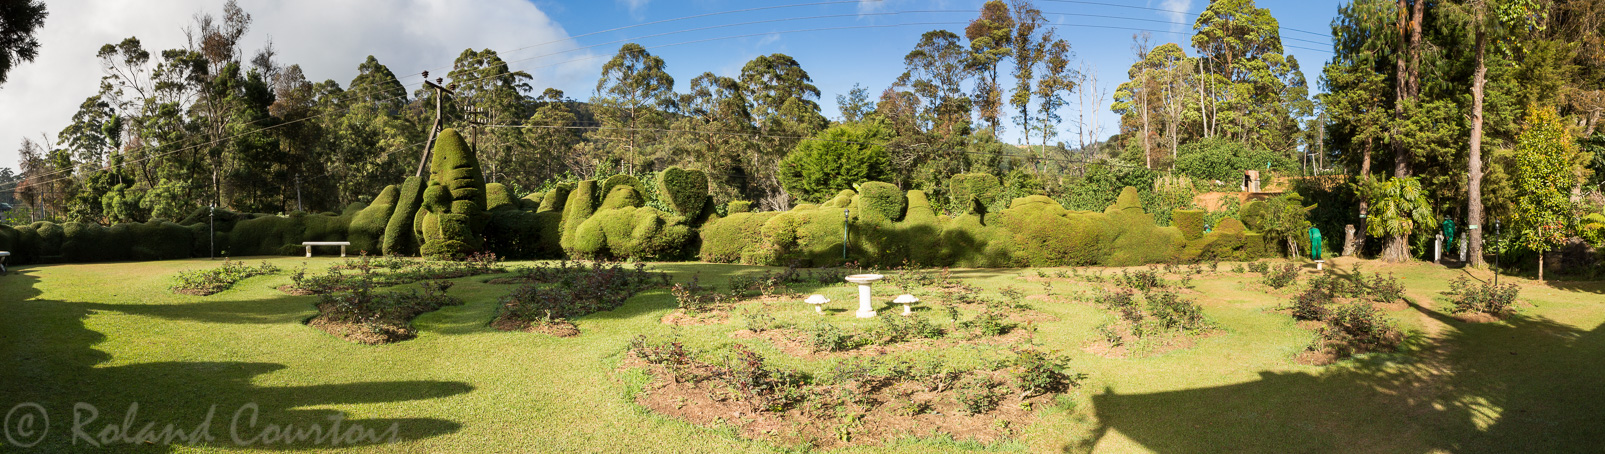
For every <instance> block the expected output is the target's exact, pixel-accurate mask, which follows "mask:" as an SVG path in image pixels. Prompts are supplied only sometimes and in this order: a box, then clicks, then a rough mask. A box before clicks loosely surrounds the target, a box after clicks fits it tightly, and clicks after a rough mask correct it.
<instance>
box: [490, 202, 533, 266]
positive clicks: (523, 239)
mask: <svg viewBox="0 0 1605 454" xmlns="http://www.w3.org/2000/svg"><path fill="white" fill-rule="evenodd" d="M540 222H541V215H540V214H536V213H532V212H529V211H524V210H514V209H505V208H504V209H500V210H492V211H491V213H490V223H489V224H486V225H485V249H487V250H490V251H491V252H494V253H496V255H497V256H498V257H504V258H507V259H512V260H524V259H533V258H539V257H540V256H541V249H542V245H541V233H542V232H541V228H540V227H541V226H540Z"/></svg>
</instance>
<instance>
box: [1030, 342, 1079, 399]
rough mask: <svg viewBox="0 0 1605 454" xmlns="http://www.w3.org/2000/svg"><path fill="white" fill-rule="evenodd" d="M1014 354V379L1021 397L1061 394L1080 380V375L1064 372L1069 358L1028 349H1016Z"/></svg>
mask: <svg viewBox="0 0 1605 454" xmlns="http://www.w3.org/2000/svg"><path fill="white" fill-rule="evenodd" d="M1014 353H1015V357H1014V366H1015V367H1017V368H1019V369H1018V370H1017V371H1016V372H1015V373H1014V379H1015V380H1017V381H1018V382H1019V388H1020V394H1021V395H1022V396H1026V397H1030V396H1039V395H1043V394H1048V393H1063V392H1065V391H1069V390H1070V387H1071V386H1075V385H1076V382H1077V381H1079V380H1080V379H1081V378H1082V375H1081V374H1071V373H1069V372H1066V371H1067V370H1068V367H1069V364H1070V358H1068V357H1065V356H1063V355H1058V354H1054V353H1051V352H1043V351H1038V350H1035V349H1029V348H1025V349H1017V350H1015V351H1014Z"/></svg>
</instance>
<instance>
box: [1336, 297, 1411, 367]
mask: <svg viewBox="0 0 1605 454" xmlns="http://www.w3.org/2000/svg"><path fill="white" fill-rule="evenodd" d="M1316 342H1317V343H1318V345H1319V346H1320V347H1322V348H1325V349H1326V350H1328V351H1330V352H1331V353H1333V354H1334V355H1336V356H1337V357H1339V358H1343V357H1348V356H1353V355H1356V354H1360V353H1371V352H1390V351H1394V350H1396V349H1398V347H1399V344H1400V343H1401V342H1404V333H1403V332H1402V331H1400V330H1399V328H1398V327H1397V326H1395V325H1394V323H1393V322H1392V321H1390V320H1388V319H1387V318H1386V316H1384V315H1382V311H1381V309H1377V308H1376V307H1375V306H1372V305H1370V304H1366V303H1353V304H1343V305H1339V306H1337V307H1336V308H1334V309H1333V310H1332V313H1331V316H1330V317H1328V318H1327V319H1326V324H1325V325H1324V326H1322V327H1320V328H1318V329H1317V330H1316Z"/></svg>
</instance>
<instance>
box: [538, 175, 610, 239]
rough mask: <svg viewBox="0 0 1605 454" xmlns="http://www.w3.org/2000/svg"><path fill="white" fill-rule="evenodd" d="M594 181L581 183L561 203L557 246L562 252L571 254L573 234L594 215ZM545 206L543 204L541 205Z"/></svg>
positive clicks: (595, 194) (596, 187)
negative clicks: (561, 217)
mask: <svg viewBox="0 0 1605 454" xmlns="http://www.w3.org/2000/svg"><path fill="white" fill-rule="evenodd" d="M598 189H599V187H598V186H597V184H596V180H585V181H581V182H580V183H579V185H578V186H576V187H575V188H574V191H572V192H570V193H569V194H568V200H567V201H565V202H564V203H563V221H562V229H563V235H562V237H561V240H560V241H559V244H560V245H561V246H562V247H563V250H564V251H568V252H570V253H572V251H573V250H574V234H575V233H576V232H578V231H579V230H580V224H581V223H584V222H585V220H586V219H588V218H590V217H591V215H592V214H595V213H596V205H597V203H598V202H599V200H597V192H596V191H597V190H598ZM541 205H542V206H545V203H542V204H541Z"/></svg>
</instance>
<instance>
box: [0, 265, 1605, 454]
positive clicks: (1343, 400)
mask: <svg viewBox="0 0 1605 454" xmlns="http://www.w3.org/2000/svg"><path fill="white" fill-rule="evenodd" d="M262 260H266V261H268V262H270V263H273V264H276V265H278V266H280V267H282V268H285V269H290V268H294V267H298V266H300V265H301V264H302V263H308V264H309V267H310V268H312V269H314V270H315V269H319V268H326V267H328V266H330V265H333V264H336V263H339V260H340V259H333V258H313V259H303V258H299V257H272V258H265V259H247V260H245V263H247V264H255V263H258V262H260V261H262ZM1338 262H1339V263H1337V265H1341V267H1340V269H1343V270H1347V269H1348V265H1347V264H1348V263H1350V262H1348V261H1347V260H1346V259H1339V260H1338ZM217 264H218V262H216V261H208V260H204V259H197V260H175V261H161V262H140V263H102V264H84V265H46V266H28V267H18V268H14V269H13V270H12V272H11V273H9V274H8V275H6V276H3V277H0V313H3V314H5V315H4V319H5V321H4V322H3V323H0V361H3V364H4V367H3V368H0V383H3V384H4V387H3V391H0V406H5V407H6V408H7V409H11V410H12V412H11V413H12V414H10V415H8V416H7V419H6V420H5V424H6V427H5V430H7V436H8V437H12V438H0V446H4V447H5V448H4V450H7V451H11V450H14V449H16V448H15V445H17V444H18V443H19V442H20V443H27V442H29V441H30V440H29V439H28V438H27V437H29V436H35V437H38V436H42V437H43V438H42V442H41V443H40V444H38V445H37V446H35V447H34V448H33V449H32V450H31V451H26V452H65V451H73V452H77V451H84V450H86V449H93V445H91V444H90V442H91V441H94V442H97V443H98V442H104V441H110V442H111V446H110V447H107V448H103V450H107V451H119V452H120V451H127V450H130V449H131V448H132V449H135V450H147V451H153V452H168V451H172V452H211V451H234V450H241V449H294V450H301V451H320V450H321V451H331V452H333V451H338V452H532V451H533V452H757V451H777V450H787V449H795V448H797V447H796V446H778V445H774V444H771V443H766V442H759V441H749V440H744V439H742V438H740V437H738V436H737V435H736V434H735V431H734V430H732V429H729V428H705V427H699V426H696V425H693V424H690V423H687V422H684V421H680V420H676V419H674V418H670V417H666V416H660V415H656V414H654V413H652V412H651V411H650V410H648V409H646V408H645V407H642V406H640V405H637V404H636V403H635V399H634V397H635V396H636V394H637V393H639V392H641V389H642V388H643V386H644V385H645V384H646V383H647V382H648V379H649V377H648V376H647V375H646V374H645V373H644V372H641V371H639V370H634V369H627V368H621V367H620V364H621V362H624V361H625V357H626V348H627V346H628V345H629V343H630V341H631V339H633V338H634V337H635V336H637V335H647V336H649V337H654V338H667V337H668V336H670V335H678V336H679V338H681V339H683V340H685V342H686V343H687V344H688V345H689V346H691V347H693V348H697V349H704V350H716V349H720V348H723V347H725V346H728V345H729V344H731V343H736V342H741V343H745V344H750V345H751V346H752V347H753V349H754V350H756V351H759V352H760V353H763V354H764V355H765V356H767V357H769V358H770V359H772V360H773V361H775V362H777V363H780V364H785V365H788V366H792V367H797V368H800V369H803V370H819V369H822V368H824V367H827V366H828V362H829V360H809V359H804V358H795V357H789V356H787V355H784V354H781V353H780V352H779V351H777V350H776V349H775V348H773V347H772V346H771V345H768V344H765V343H763V342H760V341H758V340H754V339H738V338H734V337H732V336H731V335H730V334H731V333H732V332H734V331H736V330H739V329H741V321H740V320H733V321H731V322H730V323H728V324H711V325H696V326H685V327H674V326H670V325H666V324H664V323H661V322H660V319H661V318H662V317H663V316H664V315H666V314H668V313H670V312H671V311H674V310H675V300H674V298H673V297H672V296H671V295H670V292H669V291H668V290H667V289H654V290H649V291H647V292H645V293H642V294H640V295H637V296H636V297H634V298H632V299H631V300H629V302H628V303H627V304H625V305H624V307H622V308H620V309H618V310H614V311H609V312H602V313H598V314H594V315H590V316H585V317H582V318H580V319H578V320H577V325H578V327H579V328H580V330H581V331H582V334H580V335H578V336H575V337H567V338H561V337H553V336H549V335H545V334H538V333H524V332H503V331H497V330H495V329H493V328H491V327H489V326H487V324H488V322H490V321H491V320H492V319H493V318H495V316H496V313H497V305H498V303H497V300H498V299H499V298H501V297H502V296H503V295H506V294H507V293H508V292H509V291H510V290H511V289H512V288H513V287H512V286H510V285H504V284H491V283H486V282H485V281H486V280H487V278H488V277H489V276H477V277H468V278H460V279H456V285H455V286H454V287H452V288H451V290H450V291H449V294H451V295H452V296H455V297H457V298H461V299H463V300H464V301H465V302H466V304H463V305H460V306H447V307H445V308H442V309H440V310H438V311H435V312H430V313H426V314H424V315H422V316H419V317H418V318H417V319H416V320H414V326H415V327H416V328H417V330H418V337H417V338H415V339H411V340H406V341H402V342H398V343H393V344H385V345H377V346H369V345H362V344H358V343H353V342H349V341H346V340H342V339H340V338H337V337H335V336H332V335H329V334H326V333H324V332H322V331H319V330H317V329H314V328H311V327H308V326H307V325H305V324H303V323H302V322H303V320H306V319H307V318H309V317H312V316H313V315H315V314H316V309H315V308H314V305H313V304H314V302H315V301H317V297H315V296H290V295H286V294H285V293H283V292H281V291H279V290H278V287H280V286H282V285H285V284H288V283H290V277H289V276H288V273H283V272H281V273H278V274H275V275H268V276H257V277H251V278H248V279H246V280H244V281H241V282H239V283H237V284H235V285H234V286H233V288H230V289H228V290H225V291H222V292H220V293H217V294H214V295H210V296H190V295H182V294H175V293H174V292H173V291H171V290H169V288H168V287H169V286H170V285H172V282H173V276H175V275H176V274H177V273H179V272H180V271H184V270H192V269H201V268H210V267H216V266H217ZM513 265H517V264H516V263H515V264H513ZM1329 265H1330V264H1329ZM1362 266H1363V267H1364V268H1365V269H1366V270H1367V271H1370V272H1374V271H1377V270H1380V271H1382V272H1384V273H1386V272H1392V273H1395V274H1396V275H1397V276H1398V277H1399V278H1401V279H1402V280H1403V282H1404V284H1405V288H1406V289H1407V295H1408V296H1409V297H1410V300H1411V301H1412V304H1411V305H1408V306H1403V305H1401V306H1398V307H1392V308H1391V309H1390V310H1389V311H1388V312H1387V316H1389V317H1390V318H1393V319H1395V320H1397V321H1398V322H1399V324H1400V325H1401V326H1403V327H1405V328H1406V329H1407V330H1408V331H1409V332H1410V333H1411V334H1410V337H1409V339H1408V340H1407V342H1406V347H1405V348H1404V351H1403V352H1402V353H1398V354H1373V355H1368V356H1363V357H1361V358H1358V359H1353V360H1346V361H1341V362H1338V363H1336V364H1333V365H1329V366H1307V365H1301V364H1299V363H1298V362H1295V361H1294V357H1295V356H1296V355H1297V354H1299V353H1300V352H1301V351H1303V350H1304V348H1305V347H1306V346H1307V345H1309V344H1310V342H1311V340H1312V339H1313V336H1314V334H1313V333H1312V331H1311V330H1310V329H1308V328H1307V327H1303V326H1300V325H1299V324H1298V323H1296V322H1295V321H1294V320H1293V319H1292V318H1291V317H1290V316H1288V315H1287V313H1286V311H1279V310H1277V307H1278V306H1280V305H1283V304H1284V303H1286V301H1287V300H1288V299H1289V297H1290V295H1292V294H1293V292H1292V291H1291V290H1281V291H1267V290H1266V289H1265V288H1264V287H1263V286H1261V285H1258V284H1257V281H1258V275H1257V274H1253V273H1248V274H1239V273H1231V272H1228V270H1227V269H1228V268H1230V267H1231V264H1223V265H1222V266H1221V271H1222V273H1220V274H1216V275H1211V276H1206V277H1202V278H1198V279H1195V280H1194V281H1193V282H1192V283H1191V286H1192V290H1190V291H1189V292H1190V294H1192V295H1193V296H1194V297H1195V298H1196V300H1197V301H1198V302H1199V303H1200V304H1201V305H1202V306H1203V308H1204V313H1205V314H1206V315H1207V316H1208V317H1209V319H1211V320H1213V321H1214V322H1215V323H1216V324H1218V325H1219V327H1220V328H1221V329H1220V331H1219V332H1218V333H1216V334H1213V335H1209V336H1204V337H1199V338H1197V339H1196V342H1195V343H1193V345H1191V346H1189V347H1188V348H1183V349H1179V350H1174V351H1168V352H1163V353H1157V354H1152V355H1133V356H1132V357H1125V358H1114V357H1106V356H1103V355H1099V354H1094V353H1089V352H1088V351H1087V349H1086V348H1085V347H1086V346H1087V345H1089V343H1091V342H1093V341H1094V340H1095V339H1096V338H1097V334H1096V333H1095V330H1094V328H1095V327H1096V326H1098V325H1099V324H1101V323H1103V322H1104V321H1105V320H1107V319H1108V318H1109V317H1110V315H1109V314H1108V313H1107V312H1106V311H1104V310H1102V309H1099V308H1097V307H1095V306H1093V305H1091V304H1088V303H1086V302H1081V301H1074V299H1076V298H1073V297H1072V295H1076V294H1078V293H1080V292H1082V291H1084V290H1086V289H1090V288H1091V287H1090V284H1088V283H1086V282H1082V281H1075V280H1054V281H1053V283H1052V284H1051V285H1052V286H1053V291H1054V293H1055V294H1056V295H1061V296H1062V298H1060V299H1057V300H1043V299H1034V300H1030V301H1031V305H1032V307H1033V309H1034V310H1036V311H1039V312H1042V313H1045V314H1049V315H1051V316H1052V317H1051V318H1052V319H1051V320H1047V321H1042V322H1039V323H1037V324H1036V326H1035V329H1036V332H1035V335H1034V336H1033V339H1034V342H1036V343H1037V344H1039V345H1040V346H1041V347H1042V348H1044V349H1049V350H1057V351H1059V352H1061V353H1063V354H1066V355H1068V356H1070V357H1071V362H1070V367H1071V368H1072V369H1073V370H1074V371H1075V372H1079V373H1084V374H1086V379H1084V380H1083V381H1081V383H1080V384H1079V386H1078V387H1076V388H1074V389H1073V390H1071V391H1070V392H1069V393H1067V394H1066V397H1064V398H1061V399H1060V402H1061V403H1060V404H1059V405H1053V406H1042V407H1041V408H1039V409H1037V410H1036V414H1037V416H1036V418H1035V421H1034V422H1032V423H1031V424H1029V425H1027V426H1025V427H1023V428H1019V429H1018V430H1017V432H1016V433H1015V436H1013V437H1011V438H1009V439H1007V440H1004V441H1000V442H995V443H990V444H981V443H972V442H965V441H963V440H957V441H955V440H951V439H947V438H945V437H939V436H938V437H933V436H931V434H929V433H924V434H921V433H910V434H906V436H905V437H903V438H899V439H896V440H893V441H890V442H888V443H886V444H877V445H870V446H856V447H850V448H846V449H844V451H847V452H949V451H967V450H996V451H1023V452H1150V451H1154V452H1329V451H1342V452H1354V451H1358V452H1489V451H1499V452H1509V451H1528V452H1575V451H1598V450H1599V449H1600V448H1599V447H1600V446H1601V442H1600V441H1599V440H1602V439H1605V424H1600V423H1599V421H1600V420H1601V417H1600V414H1601V413H1600V410H1599V409H1601V408H1605V367H1601V365H1600V362H1601V361H1602V360H1605V331H1602V328H1601V325H1602V324H1605V295H1602V294H1605V282H1556V283H1552V284H1550V285H1542V284H1539V283H1536V282H1533V281H1530V280H1523V279H1518V278H1510V277H1502V278H1501V280H1507V279H1508V280H1509V281H1511V282H1516V283H1518V284H1519V285H1520V286H1521V287H1522V291H1521V299H1522V301H1523V304H1522V306H1521V308H1520V312H1519V314H1518V315H1516V316H1514V317H1511V318H1508V319H1506V320H1504V321H1500V322H1494V323H1467V322H1462V321H1460V320H1458V319H1456V318H1453V317H1451V316H1450V315H1449V314H1448V313H1447V312H1446V311H1445V306H1446V302H1445V297H1443V296H1442V295H1440V292H1443V291H1445V290H1448V289H1449V286H1450V282H1451V280H1452V279H1454V278H1455V277H1457V276H1460V275H1463V274H1466V273H1467V272H1466V271H1462V270H1454V269H1446V268H1442V267H1438V266H1434V265H1431V264H1409V265H1384V264H1381V263H1376V262H1363V263H1362ZM651 268H652V269H656V270H662V271H665V272H668V273H670V274H671V275H672V276H673V278H674V279H675V281H677V282H682V281H685V280H687V279H689V278H690V277H691V276H692V275H693V273H696V274H697V276H699V278H700V280H701V281H702V283H703V284H704V285H707V284H715V285H720V284H723V283H724V282H725V281H726V280H727V279H729V278H730V277H732V276H737V275H757V274H759V273H762V272H764V271H766V270H768V269H767V268H764V267H755V266H738V265H718V264H703V263H667V264H653V265H652V266H651ZM1045 271H1055V270H1052V269H1049V270H1045ZM1081 271H1082V272H1085V271H1086V270H1085V269H1083V270H1081ZM1036 272H1037V269H1030V270H1021V269H976V270H954V275H955V276H956V277H957V278H958V279H960V280H962V281H963V282H965V283H969V284H972V285H976V286H979V287H980V288H981V289H982V291H983V292H985V293H993V292H997V291H998V290H1000V289H1002V288H1004V287H1005V286H1014V287H1018V288H1020V289H1022V290H1024V291H1025V292H1026V293H1028V294H1040V293H1042V292H1043V287H1042V286H1041V284H1040V282H1038V281H1036V280H1032V279H1031V278H1032V277H1034V276H1037V274H1036ZM1102 272H1105V273H1107V272H1109V270H1103V271H1102ZM1338 272H1345V271H1338ZM1471 273H1472V274H1473V276H1474V277H1476V278H1479V279H1486V278H1488V277H1489V276H1490V275H1489V274H1487V273H1486V272H1482V271H1475V272H1471ZM1308 275H1309V274H1306V276H1308ZM799 290H802V291H804V292H807V293H814V292H818V293H822V294H825V295H826V296H827V297H830V298H831V299H832V300H835V302H833V303H831V306H830V308H831V309H833V310H834V311H833V312H832V313H831V314H830V315H828V316H827V318H828V319H829V320H831V321H832V322H833V323H840V324H842V325H843V326H853V325H854V324H860V323H867V322H862V321H857V320H855V319H853V318H852V316H851V309H848V306H849V304H848V303H846V301H851V300H852V299H853V298H854V295H855V294H856V289H855V288H853V287H848V286H841V285H833V286H825V287H820V288H812V287H810V288H799ZM893 295H894V292H893V290H891V288H890V287H889V286H882V287H877V293H876V297H877V299H878V300H879V301H883V302H884V301H889V300H890V297H891V296H893ZM884 304H887V303H883V305H884ZM879 310H881V311H882V316H895V315H893V314H895V313H896V312H899V311H901V309H900V308H892V307H889V306H883V307H881V308H879ZM926 310H927V311H929V308H928V307H927V308H926ZM777 317H779V318H781V319H783V320H795V321H798V322H802V321H804V320H812V319H811V318H810V317H817V316H815V315H813V308H812V307H811V306H809V305H807V304H803V303H801V302H800V301H797V302H795V304H784V305H782V306H781V309H780V312H779V313H777ZM976 348H977V349H979V348H980V347H976ZM996 348H1005V347H996ZM955 350H963V349H955ZM23 403H35V404H37V406H36V407H35V406H27V405H21V406H17V407H15V408H13V407H12V406H13V405H19V404H23ZM79 403H83V404H85V405H77V407H78V408H77V410H78V411H77V412H76V414H75V404H79ZM136 403H137V408H135V409H133V410H132V411H131V407H132V406H134V405H135V404H136ZM90 406H92V407H93V408H94V411H96V412H97V414H95V415H93V417H94V418H93V419H90V418H91V415H90V413H89V412H90V410H89V409H88V407H90ZM214 406H215V413H214V416H212V421H211V423H210V424H209V425H205V427H207V430H205V431H202V432H196V433H197V434H200V435H202V436H203V438H204V435H208V434H209V435H211V436H212V437H213V439H212V440H211V442H210V443H208V444H202V445H165V444H160V443H158V444H144V443H139V442H138V440H139V437H137V436H136V434H137V433H138V432H139V431H140V429H141V428H142V427H143V426H145V425H147V424H153V426H152V427H153V429H152V430H153V431H154V433H157V434H160V433H161V432H162V429H163V426H164V425H167V424H173V425H174V426H175V427H176V430H177V431H183V432H189V431H192V430H194V428H195V427H197V426H201V425H204V421H205V419H206V418H207V414H208V411H209V409H212V408H213V407H214ZM40 409H42V410H44V412H45V414H47V415H48V417H49V423H48V426H46V425H44V424H43V423H42V420H37V419H29V418H28V417H26V416H25V415H26V414H28V413H29V412H32V411H35V410H40ZM252 414H255V415H257V419H256V422H255V424H254V425H252V424H251V423H250V416H251V415H252ZM125 419H127V420H128V421H126V422H125ZM336 419H339V420H340V421H339V424H341V426H340V427H341V430H342V431H346V430H349V429H350V428H351V427H352V426H354V425H356V426H361V427H364V428H370V429H374V430H375V432H376V433H379V434H378V435H383V434H382V433H380V432H383V431H385V430H387V429H388V428H390V427H391V426H392V425H393V424H394V427H396V430H395V435H396V439H398V440H399V442H398V443H397V444H379V445H375V444H372V443H368V442H363V441H360V440H359V441H358V442H357V443H355V445H351V444H344V443H342V444H339V445H332V443H334V440H328V439H325V440H323V441H322V442H321V443H318V442H316V441H315V440H301V441H297V442H292V443H289V444H284V443H282V440H280V441H277V442H276V441H274V440H272V438H274V437H273V435H274V434H275V430H274V428H275V427H284V426H293V427H296V428H304V427H308V426H310V425H313V424H318V425H319V426H320V427H322V428H328V427H330V426H331V425H332V424H333V423H334V422H335V420H336ZM75 420H76V421H75ZM75 425H76V426H78V432H79V433H80V434H81V435H79V436H75V435H74V426H75ZM231 426H232V427H233V428H234V429H233V430H231ZM46 429H47V430H46ZM296 430H299V429H296ZM186 435H187V434H186ZM236 436H238V437H240V440H238V441H243V442H250V443H251V445H250V446H248V447H241V446H238V445H237V441H236V440H235V437H236ZM129 440H134V441H135V443H133V444H129V443H128V441H129Z"/></svg>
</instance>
